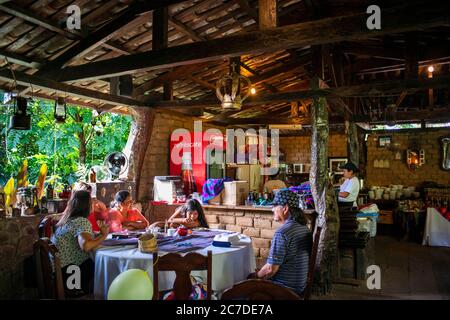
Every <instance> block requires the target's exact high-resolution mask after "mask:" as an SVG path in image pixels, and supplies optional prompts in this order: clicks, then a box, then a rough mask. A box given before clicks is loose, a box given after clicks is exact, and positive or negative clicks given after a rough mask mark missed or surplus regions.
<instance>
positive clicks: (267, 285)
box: [221, 279, 301, 300]
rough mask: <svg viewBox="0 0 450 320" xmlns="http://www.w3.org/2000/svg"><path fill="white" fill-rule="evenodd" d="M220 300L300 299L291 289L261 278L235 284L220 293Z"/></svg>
mask: <svg viewBox="0 0 450 320" xmlns="http://www.w3.org/2000/svg"><path fill="white" fill-rule="evenodd" d="M221 299H222V300H239V299H243V300H301V297H300V296H299V295H298V294H296V293H295V292H294V291H293V290H291V289H289V288H285V287H281V286H279V285H276V284H275V283H273V282H271V281H268V280H262V279H250V280H245V281H241V282H239V283H237V284H235V285H234V286H233V287H232V288H231V289H228V290H226V291H225V292H224V293H223V294H222V298H221Z"/></svg>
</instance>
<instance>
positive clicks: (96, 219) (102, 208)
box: [74, 182, 108, 232]
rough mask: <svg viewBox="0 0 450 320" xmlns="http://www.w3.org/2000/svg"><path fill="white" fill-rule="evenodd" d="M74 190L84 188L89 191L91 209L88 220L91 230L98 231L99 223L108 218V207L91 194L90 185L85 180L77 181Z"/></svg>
mask: <svg viewBox="0 0 450 320" xmlns="http://www.w3.org/2000/svg"><path fill="white" fill-rule="evenodd" d="M74 190H75V191H78V190H85V191H88V192H89V193H91V198H92V209H91V213H90V214H89V217H88V220H89V222H90V223H91V224H92V230H94V231H96V232H98V231H100V227H99V225H100V224H103V222H104V221H106V220H108V208H107V207H106V205H105V204H104V203H103V202H101V201H100V200H98V199H97V198H96V197H95V196H94V195H92V186H91V185H90V184H88V183H86V182H78V183H76V184H75V187H74Z"/></svg>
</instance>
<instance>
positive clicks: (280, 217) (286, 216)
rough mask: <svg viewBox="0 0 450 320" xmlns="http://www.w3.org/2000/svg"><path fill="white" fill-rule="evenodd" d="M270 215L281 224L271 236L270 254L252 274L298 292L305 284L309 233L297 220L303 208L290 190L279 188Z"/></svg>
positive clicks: (310, 236) (252, 276)
mask: <svg viewBox="0 0 450 320" xmlns="http://www.w3.org/2000/svg"><path fill="white" fill-rule="evenodd" d="M272 204H273V209H272V211H273V219H274V220H275V221H277V222H280V223H281V224H282V226H281V227H279V228H278V229H277V230H276V231H275V234H274V236H273V239H272V244H271V247H270V252H269V257H268V258H267V262H266V264H265V265H264V266H263V267H262V268H261V270H259V271H257V272H255V273H253V274H252V275H251V278H260V279H268V280H270V281H272V282H274V283H276V284H278V285H281V286H283V287H288V288H290V289H292V290H294V291H295V292H297V293H298V294H301V293H302V292H303V291H304V289H305V285H306V278H307V275H308V264H309V255H310V251H311V245H312V235H311V232H310V231H309V229H308V228H307V227H306V225H303V224H300V223H299V222H297V221H300V220H301V219H302V218H303V212H302V211H301V210H300V209H299V207H298V205H299V199H298V196H297V194H296V193H294V192H292V191H290V190H283V189H282V190H280V191H278V192H277V193H276V195H275V198H274V200H273V203H272Z"/></svg>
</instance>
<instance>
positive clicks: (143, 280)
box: [108, 269, 153, 300]
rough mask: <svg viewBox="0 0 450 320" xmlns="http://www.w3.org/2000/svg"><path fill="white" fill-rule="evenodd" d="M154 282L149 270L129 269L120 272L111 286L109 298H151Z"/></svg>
mask: <svg viewBox="0 0 450 320" xmlns="http://www.w3.org/2000/svg"><path fill="white" fill-rule="evenodd" d="M152 298H153V282H152V280H151V279H150V277H149V276H148V274H147V272H145V271H144V270H140V269H129V270H127V271H125V272H122V273H121V274H119V275H118V276H117V277H116V278H115V279H114V281H113V282H112V283H111V285H110V286H109V290H108V300H151V299H152Z"/></svg>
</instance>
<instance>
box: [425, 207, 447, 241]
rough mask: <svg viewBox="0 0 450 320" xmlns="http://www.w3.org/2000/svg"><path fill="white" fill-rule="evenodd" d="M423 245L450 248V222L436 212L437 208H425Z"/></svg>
mask: <svg viewBox="0 0 450 320" xmlns="http://www.w3.org/2000/svg"><path fill="white" fill-rule="evenodd" d="M422 244H423V245H428V246H436V247H450V220H449V219H448V218H447V217H445V216H444V214H442V213H441V212H439V211H438V208H432V207H429V208H427V217H426V224H425V232H424V235H423V242H422Z"/></svg>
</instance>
